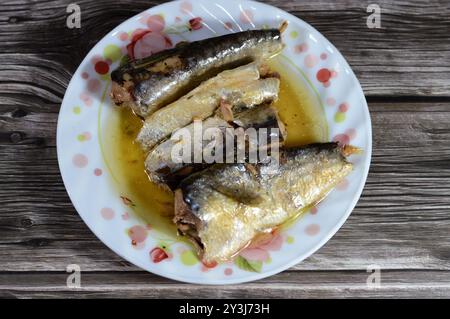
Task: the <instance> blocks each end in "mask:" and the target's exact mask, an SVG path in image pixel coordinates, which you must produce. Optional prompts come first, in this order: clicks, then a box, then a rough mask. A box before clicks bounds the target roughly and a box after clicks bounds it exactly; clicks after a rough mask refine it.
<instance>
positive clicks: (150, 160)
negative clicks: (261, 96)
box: [145, 104, 287, 189]
mask: <svg viewBox="0 0 450 319" xmlns="http://www.w3.org/2000/svg"><path fill="white" fill-rule="evenodd" d="M232 117H233V119H232V120H231V121H230V122H228V121H227V120H225V119H224V118H223V115H222V114H217V115H216V116H213V117H210V118H207V119H206V120H204V121H203V122H200V121H199V122H194V123H192V124H190V125H188V126H186V127H184V128H183V129H180V130H178V131H176V132H175V133H174V134H173V135H172V137H171V138H170V139H168V140H167V141H165V142H163V143H161V144H159V145H158V146H156V147H155V148H154V149H152V150H151V151H150V153H149V154H148V156H147V159H146V161H145V168H146V171H147V174H148V176H149V178H150V180H152V181H153V182H154V183H157V184H162V185H167V186H168V187H169V188H170V189H174V187H176V186H177V185H178V184H179V182H180V181H181V179H183V177H185V176H186V175H187V174H191V173H193V172H195V171H197V170H200V169H203V168H205V167H206V166H208V165H209V164H212V162H211V160H210V158H211V157H212V156H210V157H207V154H215V156H214V163H217V162H219V163H221V162H222V163H223V162H226V159H227V158H230V157H231V156H232V160H233V161H236V162H249V159H251V157H250V156H249V151H251V150H250V145H252V146H253V147H254V148H253V149H252V150H253V151H259V150H260V149H262V148H265V149H266V150H268V151H270V149H271V148H272V147H280V146H281V145H282V144H283V142H284V141H285V139H286V134H287V133H286V130H285V128H284V125H283V123H282V122H281V120H280V119H279V117H278V112H277V110H276V109H275V108H274V107H273V106H271V105H269V104H264V105H260V106H256V107H254V108H252V109H248V110H244V111H242V112H239V113H236V114H234V113H233V114H232ZM195 124H197V125H200V124H201V126H198V128H199V130H200V132H199V133H197V134H198V135H199V136H201V137H203V138H201V140H200V141H199V143H198V144H200V147H199V149H196V148H195V146H194V139H193V137H194V136H195V134H196V132H194V130H195V127H196V126H195ZM238 128H240V129H241V130H237V129H238ZM249 128H252V129H254V130H251V131H247V129H249ZM260 128H265V129H267V134H268V139H267V140H265V139H261V141H260V140H259V139H258V135H257V134H258V132H259V131H258V130H259V129H260ZM208 130H209V132H208ZM207 133H209V134H207ZM239 134H241V136H240V138H241V139H240V140H239V141H238V137H237V135H239ZM249 134H253V135H252V136H248V135H249ZM252 138H253V139H252ZM227 141H231V143H232V145H231V147H230V145H227ZM251 142H252V143H251ZM185 146H188V148H187V149H188V150H189V153H188V154H178V157H177V158H180V159H183V161H182V162H180V160H177V158H174V153H175V154H176V150H175V148H176V147H177V150H182V148H183V147H185ZM227 146H228V147H227ZM199 153H200V154H202V155H203V156H202V157H201V158H200V160H199V161H196V160H195V155H194V154H199ZM219 154H221V155H219ZM239 154H240V155H239ZM230 155H231V156H230ZM254 158H255V159H256V160H258V158H257V157H254Z"/></svg>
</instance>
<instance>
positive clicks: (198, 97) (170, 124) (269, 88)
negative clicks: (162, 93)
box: [137, 64, 280, 151]
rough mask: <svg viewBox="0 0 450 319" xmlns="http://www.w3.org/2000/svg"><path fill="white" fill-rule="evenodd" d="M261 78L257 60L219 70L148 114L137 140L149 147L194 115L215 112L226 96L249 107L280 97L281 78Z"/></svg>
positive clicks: (201, 116)
mask: <svg viewBox="0 0 450 319" xmlns="http://www.w3.org/2000/svg"><path fill="white" fill-rule="evenodd" d="M258 78H259V72H258V70H257V66H256V65H253V64H252V65H247V66H244V67H241V68H238V69H234V70H230V71H225V72H223V73H221V74H219V75H218V76H217V77H216V78H213V79H210V80H209V81H207V82H205V83H203V84H202V85H200V86H199V87H198V88H197V89H195V90H194V91H192V92H191V93H189V94H188V95H186V96H184V97H182V98H181V99H180V100H178V101H176V102H174V103H172V104H170V105H168V106H166V107H164V108H162V109H160V110H159V111H157V112H155V113H154V114H152V115H151V116H150V117H149V118H147V120H146V121H145V123H144V126H143V127H142V129H141V131H140V132H139V135H138V137H137V141H138V142H139V143H140V144H141V146H142V147H143V149H144V150H146V151H148V150H150V149H152V148H153V147H154V146H155V145H157V144H158V143H160V142H161V141H162V140H164V139H165V138H167V137H168V136H170V135H171V134H172V133H173V132H174V131H175V130H177V129H180V128H182V127H185V126H186V125H188V124H189V123H191V122H192V121H193V120H194V119H200V120H203V119H206V118H208V117H210V116H211V115H213V113H214V111H215V110H216V109H217V107H218V106H219V103H220V101H221V100H222V99H223V100H226V101H227V102H228V103H230V104H232V105H245V106H247V107H250V106H253V105H259V104H262V103H264V102H267V101H272V100H275V99H277V98H278V92H279V86H280V80H279V79H276V78H268V79H262V80H258Z"/></svg>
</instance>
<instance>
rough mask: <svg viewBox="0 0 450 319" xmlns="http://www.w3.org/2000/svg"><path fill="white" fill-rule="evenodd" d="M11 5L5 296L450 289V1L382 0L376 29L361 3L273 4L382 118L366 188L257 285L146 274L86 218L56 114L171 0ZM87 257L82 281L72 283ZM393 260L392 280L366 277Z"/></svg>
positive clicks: (0, 212) (1, 158)
mask: <svg viewBox="0 0 450 319" xmlns="http://www.w3.org/2000/svg"><path fill="white" fill-rule="evenodd" d="M71 2H72V1H71V0H47V1H44V0H40V1H31V0H10V1H2V3H1V4H0V43H1V44H0V48H1V50H0V61H1V63H0V297H158V298H166V297H179V298H192V297H217V298H226V297H244V298H246V297H284V298H299V297H338V298H339V297H450V2H449V1H448V0H427V1H425V0H423V1H419V0H405V1H391V0H378V1H376V2H377V3H378V4H379V5H380V6H381V8H382V16H381V18H382V21H381V23H382V25H381V26H382V28H381V29H369V28H368V27H367V26H366V19H367V16H368V15H369V14H368V13H367V12H366V8H367V5H368V4H369V3H372V2H373V1H372V0H371V1H360V0H340V1H335V0H315V1H303V0H297V1H295V0H272V1H267V2H268V3H270V4H273V5H276V6H278V7H280V8H282V9H284V10H286V11H289V12H291V13H293V14H295V15H296V16H298V17H300V18H302V19H303V20H305V21H307V22H308V23H310V24H311V25H313V26H314V27H315V28H317V29H318V30H319V31H320V32H322V33H323V34H324V35H325V36H326V37H327V38H328V39H329V40H330V41H331V42H333V43H334V44H335V46H336V47H337V48H338V49H339V50H340V51H341V52H342V54H343V55H344V56H345V57H346V58H347V60H348V61H349V63H350V65H351V66H352V67H353V70H354V71H355V72H356V75H357V77H358V78H359V80H360V81H361V84H362V86H363V89H364V91H365V94H366V96H367V100H368V102H369V107H370V112H371V116H372V120H373V131H374V134H373V135H374V152H373V163H372V167H371V171H370V175H369V179H368V181H367V184H366V188H365V190H364V193H363V196H362V197H361V200H360V201H359V203H358V206H357V207H356V209H355V210H354V211H353V213H352V215H351V217H350V218H349V219H348V221H347V222H346V223H345V225H344V226H343V227H342V229H341V230H340V231H339V232H338V233H337V234H336V235H335V236H334V237H333V239H331V240H330V241H329V242H328V243H327V244H326V245H325V246H324V247H323V248H322V249H320V251H318V252H317V253H316V254H314V255H313V256H311V257H310V258H308V259H307V260H305V261H304V262H302V263H301V264H299V265H297V266H295V267H293V268H291V269H289V270H288V271H285V272H283V273H281V274H279V275H276V276H273V277H271V278H267V279H265V280H261V281H258V282H253V283H249V284H242V285H234V286H223V287H209V286H198V285H188V284H183V283H179V282H174V281H171V280H168V279H164V278H161V277H158V276H156V275H152V274H149V273H146V272H144V271H142V270H140V269H138V268H136V267H135V266H133V265H131V264H130V263H128V262H127V261H125V260H123V259H122V258H120V257H119V256H117V255H116V254H114V253H113V252H112V251H110V250H109V249H108V248H107V247H105V246H104V245H103V244H102V243H101V242H100V241H99V240H98V239H97V238H96V237H95V236H94V235H93V234H92V233H91V232H90V231H89V229H88V228H87V226H86V225H85V224H84V223H83V222H82V221H81V219H80V217H79V216H78V214H77V213H76V211H75V209H74V208H73V206H72V204H71V202H70V200H69V197H68V196H67V193H66V191H65V189H64V186H63V183H62V180H61V176H60V173H59V169H58V164H57V158H56V147H55V137H56V122H57V116H58V112H59V108H60V104H61V101H62V98H63V96H64V92H65V90H66V88H67V85H68V83H69V80H70V78H71V76H72V74H73V73H74V72H75V70H76V68H77V67H78V65H79V63H80V62H81V60H82V59H83V58H84V56H85V55H86V54H87V53H88V51H89V50H90V49H91V48H92V47H93V46H94V44H96V42H97V41H98V40H100V39H101V38H102V37H103V36H104V35H105V34H106V33H107V32H109V31H110V30H111V29H113V28H114V27H115V26H116V25H118V24H119V23H121V22H122V21H124V20H126V19H127V18H130V17H132V16H133V15H135V14H137V13H139V12H141V11H143V10H145V9H147V8H148V7H150V6H153V5H156V4H158V3H159V2H162V1H154V0H153V1H149V0H121V1H115V0H96V1H93V0H92V1H90V0H81V1H77V3H78V4H79V5H80V6H81V10H82V28H81V29H73V30H70V29H67V28H66V26H65V23H66V17H67V14H66V7H67V5H68V4H69V3H71ZM68 264H78V265H80V266H81V270H82V288H81V289H69V288H67V287H66V278H67V275H68V274H67V273H66V266H67V265H68ZM369 265H378V266H379V267H381V287H379V288H372V289H369V288H368V287H367V285H366V280H367V277H368V275H369V274H368V273H367V267H368V266H369Z"/></svg>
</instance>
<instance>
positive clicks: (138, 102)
mask: <svg viewBox="0 0 450 319" xmlns="http://www.w3.org/2000/svg"><path fill="white" fill-rule="evenodd" d="M282 48H283V44H282V42H281V33H280V30H277V29H269V30H250V31H244V32H239V33H234V34H228V35H224V36H220V37H216V38H209V39H205V40H202V41H197V42H192V43H187V44H184V45H181V46H179V47H176V48H174V49H170V50H166V51H163V52H160V53H157V54H154V55H152V56H149V57H147V58H144V59H142V60H136V61H132V62H130V63H128V64H126V65H124V66H121V67H120V68H118V69H117V70H115V71H114V72H113V73H112V75H111V78H112V81H113V85H112V92H111V96H112V99H113V101H114V102H115V103H116V104H117V105H123V106H127V107H131V108H132V109H133V110H134V112H135V113H136V114H138V115H139V116H141V117H143V118H145V117H147V116H148V115H150V114H152V113H153V112H155V111H156V110H158V109H159V108H161V107H163V106H164V105H167V104H169V103H171V102H173V101H175V100H177V99H178V98H180V97H181V96H183V95H184V94H186V93H188V92H189V91H191V90H192V89H194V88H195V87H197V86H198V85H199V84H200V83H201V82H203V81H205V80H207V79H209V78H211V77H213V76H215V75H217V74H218V73H220V72H221V71H223V70H227V69H231V68H235V67H238V66H240V65H243V64H246V63H250V62H252V61H264V60H266V59H268V58H270V57H271V56H273V55H275V54H277V53H279V52H281V50H282Z"/></svg>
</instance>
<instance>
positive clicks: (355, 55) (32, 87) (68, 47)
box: [0, 0, 450, 100]
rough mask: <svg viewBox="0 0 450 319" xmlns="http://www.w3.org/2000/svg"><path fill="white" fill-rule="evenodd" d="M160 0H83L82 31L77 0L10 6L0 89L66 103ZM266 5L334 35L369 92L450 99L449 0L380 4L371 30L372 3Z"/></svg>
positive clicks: (1, 28) (6, 6) (2, 35)
mask: <svg viewBox="0 0 450 319" xmlns="http://www.w3.org/2000/svg"><path fill="white" fill-rule="evenodd" d="M161 2H162V1H147V0H139V1H134V0H133V1H131V0H127V1H121V2H120V3H119V2H114V1H109V0H100V1H88V0H84V1H78V2H77V3H78V4H79V5H80V7H81V9H82V28H81V29H80V30H77V29H74V30H69V29H67V28H66V27H65V19H66V13H65V8H66V6H67V5H68V4H69V3H71V1H70V0H54V1H45V2H40V1H38V2H27V1H23V2H19V1H11V2H9V3H3V4H2V7H1V8H0V41H1V42H2V53H1V54H0V56H1V60H2V62H3V63H2V65H1V66H0V76H1V77H3V78H5V79H10V80H9V81H10V83H9V84H7V83H8V82H6V84H5V83H1V84H0V92H5V91H7V92H18V91H22V90H26V91H36V92H37V93H38V95H43V94H47V95H49V98H52V100H53V99H54V98H55V96H53V95H56V96H57V97H58V98H59V99H61V98H62V96H63V93H64V88H65V86H66V85H67V83H68V81H69V79H70V74H71V73H73V72H74V71H75V69H76V68H77V66H78V65H79V63H80V62H81V60H82V59H83V57H84V56H85V55H86V54H87V52H88V51H89V49H90V48H91V47H92V46H93V45H94V44H95V43H97V41H98V40H100V39H101V38H102V37H103V36H104V35H105V34H106V33H107V32H108V31H110V30H111V29H113V28H114V27H115V26H116V25H118V24H119V23H121V22H123V21H124V20H126V19H127V18H130V17H131V16H133V15H135V14H137V13H139V12H141V11H143V10H145V9H146V8H148V7H151V6H153V5H156V4H158V3H161ZM267 2H268V3H270V4H273V5H276V6H278V7H280V8H281V9H285V10H287V11H289V12H291V13H293V14H294V15H297V16H299V17H300V18H302V19H304V20H305V21H307V22H309V23H310V24H311V25H313V26H314V27H316V28H317V29H318V30H319V31H320V32H322V33H323V34H324V35H325V36H326V37H327V38H329V39H330V40H331V41H332V42H333V43H334V44H335V45H336V47H337V48H338V49H339V50H341V51H342V53H343V54H344V56H345V57H346V58H347V59H348V61H349V63H350V65H352V67H353V69H354V70H355V72H356V74H357V76H358V77H359V79H360V81H361V83H362V86H363V88H364V90H365V92H366V94H368V95H371V96H383V95H422V96H430V95H434V96H450V33H449V32H448V30H449V29H450V5H449V3H448V2H447V1H440V0H433V1H427V2H426V3H424V2H423V1H420V0H414V1H395V2H392V1H389V0H383V1H377V4H379V5H380V6H381V8H382V28H381V29H369V28H367V26H366V19H367V16H368V13H367V12H366V8H367V5H368V4H370V3H372V1H348V0H347V1H339V2H336V1H332V0H320V1H313V2H310V1H292V0H272V1H267ZM17 54H19V55H17ZM16 55H17V56H16ZM18 59H19V60H20V63H17V60H18ZM42 59H45V60H47V61H48V63H43V61H42ZM39 60H41V61H39ZM56 78H57V79H56ZM14 79H19V81H18V82H19V83H16V80H14ZM35 79H41V80H42V81H33V80H35ZM20 80H23V81H22V82H20ZM37 83H39V84H40V86H43V87H44V88H45V87H46V84H47V83H52V84H51V85H49V87H48V89H49V91H50V92H51V93H43V92H41V91H42V87H38V85H37ZM16 85H17V87H16ZM5 87H6V89H5Z"/></svg>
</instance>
